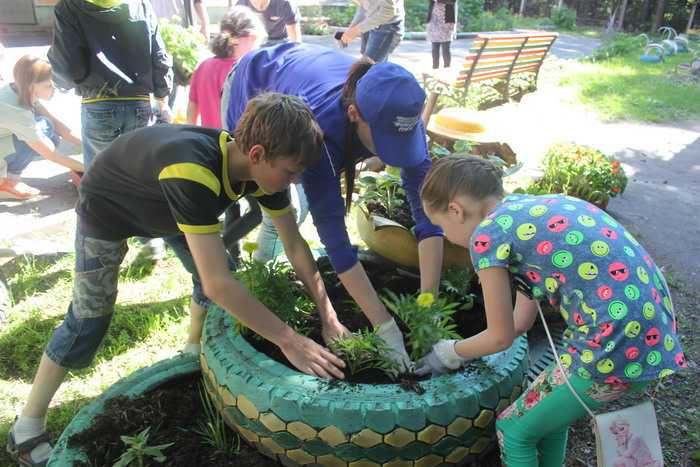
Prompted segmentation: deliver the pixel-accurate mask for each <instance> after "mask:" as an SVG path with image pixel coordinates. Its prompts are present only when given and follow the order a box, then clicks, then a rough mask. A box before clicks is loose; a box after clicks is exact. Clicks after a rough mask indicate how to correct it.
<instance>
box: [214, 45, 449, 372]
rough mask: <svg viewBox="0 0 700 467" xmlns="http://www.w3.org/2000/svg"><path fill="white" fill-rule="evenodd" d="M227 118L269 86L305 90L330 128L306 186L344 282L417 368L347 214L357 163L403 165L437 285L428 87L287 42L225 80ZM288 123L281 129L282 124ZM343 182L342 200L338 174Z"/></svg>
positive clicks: (432, 283)
mask: <svg viewBox="0 0 700 467" xmlns="http://www.w3.org/2000/svg"><path fill="white" fill-rule="evenodd" d="M227 80H228V81H229V84H230V101H229V102H222V108H226V109H228V111H227V115H226V125H228V126H229V127H232V126H235V123H236V122H237V120H238V118H239V117H240V115H241V114H242V112H243V109H244V108H245V105H246V102H248V100H249V99H251V98H253V97H255V95H257V94H258V93H260V92H262V91H276V92H281V93H285V94H291V95H296V96H300V97H302V98H303V99H304V101H305V102H306V104H307V105H308V106H309V108H310V109H311V111H312V113H313V114H314V116H315V117H316V120H317V121H318V123H319V125H320V126H321V129H322V130H323V133H324V145H323V154H322V155H323V157H322V159H321V161H320V162H319V163H317V164H316V165H314V166H312V167H310V168H309V169H307V170H306V171H305V172H304V174H303V176H302V185H303V187H304V191H305V192H306V196H307V198H308V201H309V209H310V211H311V215H312V216H313V220H314V224H315V225H316V229H317V230H318V233H319V236H320V237H321V241H322V242H323V244H324V246H325V248H326V252H327V253H328V256H329V258H330V260H331V263H332V264H333V267H334V268H335V271H336V272H337V273H338V275H339V277H340V280H341V282H342V283H343V285H344V286H345V288H346V289H347V291H348V292H349V293H350V295H351V296H352V297H353V299H354V300H355V301H356V302H357V303H358V305H359V306H360V308H361V309H362V311H363V312H364V314H365V315H366V316H367V318H368V319H369V321H370V322H371V323H372V324H373V325H374V326H377V327H378V332H379V335H380V336H381V337H382V338H383V339H384V340H385V341H386V342H387V344H388V345H389V346H390V347H391V348H392V349H393V357H394V358H395V360H396V361H398V362H400V363H401V364H402V365H403V366H404V367H405V368H409V367H410V359H409V358H408V355H407V354H406V350H405V348H404V344H403V336H402V334H401V331H400V330H399V328H398V327H397V326H396V323H395V321H394V320H393V319H392V318H391V315H390V314H389V313H388V312H387V310H386V309H385V307H384V305H383V304H382V302H381V300H380V299H379V296H378V295H377V292H376V291H375V290H374V288H373V287H372V285H371V283H370V282H369V280H368V278H367V275H366V273H365V271H364V269H363V267H362V265H361V264H360V263H359V262H358V260H357V252H356V250H355V249H354V248H353V247H352V246H351V245H350V239H349V237H348V233H347V230H346V227H345V215H346V214H347V212H348V210H349V208H350V200H351V195H352V191H353V184H354V175H355V164H356V163H357V162H358V161H360V160H363V159H366V158H369V157H371V156H373V155H378V156H379V157H380V158H381V160H382V161H383V162H385V163H387V164H389V165H392V166H396V167H400V168H401V177H402V180H403V185H404V188H405V189H406V194H407V196H408V200H409V202H410V204H411V210H412V213H413V217H414V218H415V220H416V227H415V235H416V237H417V239H418V241H419V256H420V268H421V289H422V290H435V289H436V288H437V285H438V282H439V278H440V266H441V264H442V241H443V240H442V238H441V235H442V231H441V230H440V229H439V228H437V227H436V226H434V225H433V224H431V223H430V221H429V220H428V218H427V217H426V216H425V214H424V213H423V209H422V207H421V205H420V202H419V199H418V189H419V187H420V185H421V183H422V182H423V178H424V177H425V174H426V173H427V172H428V170H429V169H430V166H431V161H430V157H429V155H428V149H427V146H426V135H425V128H424V127H423V122H422V121H421V118H420V117H421V110H422V109H423V103H424V101H425V93H424V92H423V90H422V89H421V87H420V86H419V85H418V82H417V81H416V80H415V78H414V77H413V75H411V74H410V73H409V72H408V71H407V70H406V69H404V68H402V67H400V66H398V65H395V64H393V63H379V64H376V65H373V64H372V63H371V62H369V61H362V60H361V61H359V62H356V61H355V60H354V59H353V58H352V57H350V56H349V55H347V54H345V53H343V52H340V51H336V50H333V49H329V48H326V47H321V46H317V45H312V44H283V45H280V46H277V47H274V48H268V49H261V50H257V51H253V52H249V53H248V54H247V55H246V56H245V57H243V59H241V61H240V62H239V63H238V64H237V66H236V68H235V69H234V70H233V71H232V72H231V74H230V75H229V77H228V79H227ZM280 131H284V129H280ZM341 173H344V176H345V180H346V185H345V186H346V193H345V197H346V199H345V201H343V195H342V194H341V189H340V175H341ZM321 318H322V322H323V336H324V338H325V340H326V342H328V341H329V340H331V339H332V338H334V337H336V336H338V335H344V334H346V333H347V332H348V331H347V329H346V328H345V327H344V326H343V325H342V324H340V323H339V322H338V319H337V317H336V316H322V317H321Z"/></svg>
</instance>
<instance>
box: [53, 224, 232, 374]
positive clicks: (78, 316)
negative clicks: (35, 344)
mask: <svg viewBox="0 0 700 467" xmlns="http://www.w3.org/2000/svg"><path fill="white" fill-rule="evenodd" d="M79 228H80V227H78V229H79ZM165 241H166V242H167V243H168V245H170V246H171V247H172V249H173V250H174V252H175V254H176V255H177V257H178V258H179V259H180V261H181V262H182V264H183V266H184V267H185V269H186V270H187V271H188V272H189V273H190V274H192V285H193V287H192V300H193V301H194V302H195V303H197V304H198V305H200V306H202V307H204V308H205V309H207V307H208V306H209V304H210V303H211V301H210V300H209V299H208V298H207V297H206V296H205V295H204V290H203V288H202V283H201V281H200V279H199V275H198V274H197V268H196V267H195V265H194V259H193V258H192V254H191V253H190V250H189V247H188V246H187V242H186V240H185V236H184V235H175V236H172V237H166V238H165ZM127 250H128V247H127V244H126V240H117V241H110V240H100V239H97V238H92V237H86V236H84V235H82V234H80V231H79V230H78V232H76V236H75V279H74V282H73V300H72V301H71V303H70V305H69V306H68V312H67V313H66V316H65V318H64V320H63V322H62V323H61V325H60V326H59V327H58V328H56V330H55V331H54V333H53V335H52V336H51V340H50V341H49V343H48V345H47V346H46V355H47V356H48V357H49V358H50V359H51V360H53V361H54V362H55V363H56V364H58V365H60V366H62V367H64V368H76V369H77V368H85V367H87V366H89V365H90V363H91V362H92V360H93V358H94V357H95V353H97V349H98V347H99V345H100V343H101V342H102V340H103V339H104V336H105V335H106V333H107V329H108V328H109V324H110V322H111V321H112V316H113V315H114V304H115V303H116V301H117V283H118V279H119V267H120V265H121V263H122V261H123V260H124V256H125V255H126V252H127ZM229 266H230V268H231V269H232V270H233V269H234V266H235V265H234V264H233V262H232V261H231V260H230V259H229Z"/></svg>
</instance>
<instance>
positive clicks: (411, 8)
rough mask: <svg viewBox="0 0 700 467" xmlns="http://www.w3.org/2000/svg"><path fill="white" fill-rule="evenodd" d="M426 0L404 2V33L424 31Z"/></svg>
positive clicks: (426, 17) (427, 5)
mask: <svg viewBox="0 0 700 467" xmlns="http://www.w3.org/2000/svg"><path fill="white" fill-rule="evenodd" d="M429 6H430V3H429V2H428V0H405V1H404V8H405V9H406V19H405V24H404V27H405V29H406V31H410V32H416V31H425V23H426V21H427V19H428V7H429Z"/></svg>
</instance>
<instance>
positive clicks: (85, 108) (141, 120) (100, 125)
mask: <svg viewBox="0 0 700 467" xmlns="http://www.w3.org/2000/svg"><path fill="white" fill-rule="evenodd" d="M150 118H151V104H150V102H149V101H148V100H134V101H126V100H125V101H100V102H93V103H90V104H82V107H81V109H80V123H81V126H82V138H83V161H84V164H85V167H86V168H88V167H90V165H91V164H92V161H93V160H94V159H95V157H97V154H98V153H100V152H101V151H103V150H104V149H106V148H107V146H109V145H110V143H111V142H112V141H114V140H115V139H117V137H118V136H119V135H122V134H124V133H128V132H129V131H131V130H135V129H137V128H142V127H145V126H146V125H148V121H149V120H150Z"/></svg>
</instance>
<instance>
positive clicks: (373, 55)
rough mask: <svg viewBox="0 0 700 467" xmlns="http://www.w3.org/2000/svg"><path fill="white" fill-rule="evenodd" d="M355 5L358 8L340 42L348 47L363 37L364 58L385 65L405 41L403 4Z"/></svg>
mask: <svg viewBox="0 0 700 467" xmlns="http://www.w3.org/2000/svg"><path fill="white" fill-rule="evenodd" d="M353 1H354V2H355V3H357V4H358V5H359V8H358V9H357V13H355V17H354V18H353V19H352V22H351V23H350V26H349V27H348V29H347V30H346V31H345V32H344V33H343V35H342V36H341V37H340V41H341V42H342V43H343V44H344V45H345V46H347V45H348V44H350V42H352V41H353V40H354V39H355V38H356V37H357V36H362V39H361V40H362V44H361V46H360V52H361V53H362V55H364V56H365V57H367V58H369V59H370V60H372V61H373V62H375V63H379V62H385V61H386V60H387V58H388V57H389V54H390V53H391V52H393V51H394V49H395V48H396V46H397V45H399V42H401V38H402V37H403V31H404V17H405V11H404V6H403V0H353Z"/></svg>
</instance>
